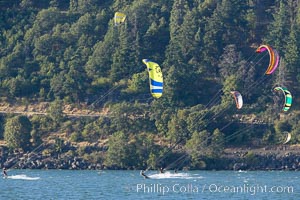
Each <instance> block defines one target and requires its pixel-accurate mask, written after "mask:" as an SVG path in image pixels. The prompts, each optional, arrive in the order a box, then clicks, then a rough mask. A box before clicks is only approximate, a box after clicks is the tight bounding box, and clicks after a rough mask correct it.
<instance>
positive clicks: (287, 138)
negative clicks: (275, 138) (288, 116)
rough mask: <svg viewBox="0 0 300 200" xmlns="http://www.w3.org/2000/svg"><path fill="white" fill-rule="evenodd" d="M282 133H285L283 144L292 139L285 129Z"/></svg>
mask: <svg viewBox="0 0 300 200" xmlns="http://www.w3.org/2000/svg"><path fill="white" fill-rule="evenodd" d="M283 133H284V134H286V138H285V141H284V143H283V144H287V143H288V142H289V141H290V140H291V139H292V135H291V134H290V133H289V132H287V131H284V132H283Z"/></svg>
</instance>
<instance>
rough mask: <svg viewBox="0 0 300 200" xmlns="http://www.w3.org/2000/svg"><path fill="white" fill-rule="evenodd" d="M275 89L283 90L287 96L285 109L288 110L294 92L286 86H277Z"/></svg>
mask: <svg viewBox="0 0 300 200" xmlns="http://www.w3.org/2000/svg"><path fill="white" fill-rule="evenodd" d="M274 90H275V91H282V92H283V94H284V96H285V102H284V107H283V109H282V110H283V111H288V110H289V109H290V107H291V106H292V94H291V93H290V91H288V90H287V89H286V88H285V87H275V88H274Z"/></svg>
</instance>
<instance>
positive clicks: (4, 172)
mask: <svg viewBox="0 0 300 200" xmlns="http://www.w3.org/2000/svg"><path fill="white" fill-rule="evenodd" d="M6 170H7V169H6V168H5V167H3V169H2V175H3V177H4V178H6V177H7V176H8V175H7V171H6Z"/></svg>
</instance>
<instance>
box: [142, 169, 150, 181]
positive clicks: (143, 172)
mask: <svg viewBox="0 0 300 200" xmlns="http://www.w3.org/2000/svg"><path fill="white" fill-rule="evenodd" d="M140 175H141V176H143V177H144V178H145V179H146V178H149V176H147V175H146V174H145V171H144V170H141V172H140Z"/></svg>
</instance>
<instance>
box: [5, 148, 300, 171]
mask: <svg viewBox="0 0 300 200" xmlns="http://www.w3.org/2000/svg"><path fill="white" fill-rule="evenodd" d="M0 155H1V157H0V168H3V167H7V168H15V169H66V170H98V169H105V168H106V167H105V166H104V165H103V164H102V163H94V162H89V161H87V160H85V159H84V158H83V157H80V156H71V155H68V154H59V155H58V154H57V155H55V156H53V155H51V156H47V155H46V156H45V155H42V154H41V153H39V154H34V153H20V152H18V153H16V152H15V153H8V149H7V148H6V147H0ZM203 163H204V165H203V166H200V167H195V168H190V169H201V170H293V171H297V170H300V147H299V146H281V147H268V148H256V149H252V148H251V149H250V148H228V149H225V151H224V154H223V155H222V156H221V157H218V158H205V157H204V158H203ZM107 169H109V168H107ZM114 169H115V168H114ZM132 169H134V168H132Z"/></svg>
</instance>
